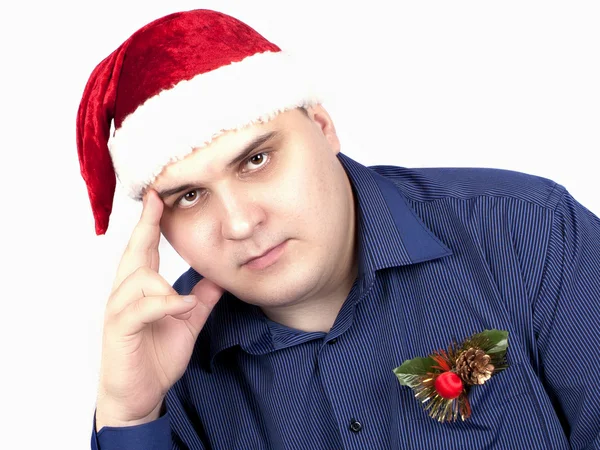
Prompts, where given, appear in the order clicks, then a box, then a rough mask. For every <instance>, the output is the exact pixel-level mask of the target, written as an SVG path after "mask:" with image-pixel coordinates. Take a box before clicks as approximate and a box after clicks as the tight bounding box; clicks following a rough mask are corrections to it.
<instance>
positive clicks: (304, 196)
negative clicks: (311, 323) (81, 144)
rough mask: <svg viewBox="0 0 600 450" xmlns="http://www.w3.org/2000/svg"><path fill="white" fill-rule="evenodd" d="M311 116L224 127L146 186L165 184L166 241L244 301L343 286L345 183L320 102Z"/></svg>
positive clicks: (278, 300)
mask: <svg viewBox="0 0 600 450" xmlns="http://www.w3.org/2000/svg"><path fill="white" fill-rule="evenodd" d="M308 116H309V117H307V116H306V115H304V114H303V113H302V112H301V111H299V110H292V111H288V112H285V113H282V114H279V115H278V116H277V117H276V118H274V119H273V120H271V121H269V122H267V123H262V124H256V125H252V126H249V127H246V128H244V129H242V130H239V131H233V132H227V133H225V134H224V135H222V136H220V137H218V138H217V139H215V140H214V141H213V142H212V143H211V144H210V145H209V146H207V147H204V148H202V149H198V150H196V151H194V152H193V153H192V154H190V155H189V156H188V157H187V158H185V159H184V160H182V161H179V162H176V163H173V164H171V165H170V166H168V167H167V168H166V169H165V170H164V171H163V173H161V175H160V176H159V177H158V178H157V179H156V181H155V182H154V183H153V185H152V187H153V188H154V189H155V190H156V191H158V192H159V194H160V193H163V194H164V193H165V192H166V191H171V193H168V192H167V193H166V195H164V196H163V200H164V203H165V208H164V213H163V218H162V221H161V227H162V231H163V234H164V236H165V237H166V238H167V239H168V241H169V242H170V243H171V245H172V246H173V248H174V249H175V250H176V251H177V252H178V253H179V254H180V255H181V256H182V257H183V259H184V260H185V261H186V262H187V263H188V264H189V265H190V266H191V267H193V268H194V269H195V270H196V271H197V272H199V273H201V274H202V275H204V276H205V277H206V278H208V279H210V280H212V281H213V282H215V283H216V284H218V285H220V286H221V287H223V288H224V289H225V290H227V291H229V292H231V293H232V294H234V295H235V296H236V297H238V298H240V299H241V300H244V301H246V302H248V303H253V304H256V305H259V306H265V307H269V306H272V307H277V306H285V305H292V304H298V303H301V302H303V301H306V300H310V299H312V298H317V297H320V296H323V295H327V294H329V293H331V291H334V290H335V289H336V288H338V287H339V285H340V283H347V279H346V278H347V277H348V276H349V270H350V266H351V265H352V264H353V256H354V200H353V195H352V190H351V187H350V183H349V181H348V178H347V176H346V173H345V171H344V169H343V167H342V166H341V164H340V162H339V160H338V159H337V157H336V154H337V153H338V152H339V150H340V148H339V141H338V139H337V136H336V134H335V129H334V127H333V124H332V123H331V120H330V118H329V116H328V115H327V113H326V111H325V110H324V109H323V108H322V107H320V106H316V107H313V108H310V109H309V111H308ZM244 149H246V150H250V152H249V153H245V152H244ZM238 157H243V159H237V160H236V158H238ZM177 188H181V189H177ZM174 189H177V190H178V192H173V190H174ZM276 246H279V247H277V248H275V249H274V250H272V251H271V252H269V253H268V254H267V255H266V256H265V257H263V258H261V259H259V260H255V261H253V262H252V261H250V262H249V259H251V258H253V257H257V256H260V255H263V254H264V253H265V252H267V251H268V250H270V249H272V248H273V247H276Z"/></svg>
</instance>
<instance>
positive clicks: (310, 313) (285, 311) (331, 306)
mask: <svg viewBox="0 0 600 450" xmlns="http://www.w3.org/2000/svg"><path fill="white" fill-rule="evenodd" d="M356 275H357V270H356V264H353V267H352V270H351V273H350V276H349V277H348V278H347V280H346V281H345V282H344V283H343V284H342V285H340V286H339V287H338V289H336V290H335V291H332V292H329V293H326V294H324V295H322V296H319V297H313V298H312V299H311V300H310V301H304V302H301V303H298V304H295V305H286V306H285V307H279V308H263V312H264V313H265V315H266V316H267V317H268V318H269V319H271V320H273V321H274V322H277V323H280V324H282V325H285V326H287V327H290V328H293V329H296V330H301V331H307V332H310V331H324V332H329V330H330V329H331V327H332V326H333V323H334V322H335V319H336V318H337V316H338V313H339V312H340V309H342V305H343V304H344V301H345V300H346V298H347V297H348V294H349V292H350V289H352V285H353V284H354V280H355V279H356Z"/></svg>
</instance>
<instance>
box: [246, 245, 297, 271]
mask: <svg viewBox="0 0 600 450" xmlns="http://www.w3.org/2000/svg"><path fill="white" fill-rule="evenodd" d="M286 243H287V241H283V242H282V243H281V244H278V245H276V246H274V247H271V248H269V249H268V250H267V251H265V252H264V253H262V254H260V255H257V256H252V257H250V258H248V259H247V260H246V262H245V263H244V264H243V266H245V267H248V268H250V269H264V268H266V267H268V266H270V265H272V264H274V263H275V262H276V261H277V260H278V259H279V257H280V256H281V255H282V253H283V252H284V250H285V247H286Z"/></svg>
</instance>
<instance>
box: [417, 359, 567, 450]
mask: <svg viewBox="0 0 600 450" xmlns="http://www.w3.org/2000/svg"><path fill="white" fill-rule="evenodd" d="M530 370H531V369H529V368H528V366H526V365H524V364H522V363H519V364H513V365H511V366H509V367H508V368H506V369H505V370H503V371H500V372H498V373H496V374H495V375H493V376H492V377H491V378H490V379H489V380H488V381H487V382H486V383H485V384H483V385H481V386H473V387H471V388H470V392H469V402H470V404H471V417H470V418H468V419H467V420H465V421H462V420H461V419H458V420H457V421H456V422H444V423H440V422H438V421H436V420H434V419H432V418H430V417H429V416H428V415H427V413H425V412H424V411H423V410H421V411H420V414H415V416H413V418H412V420H409V421H408V422H407V425H408V427H409V429H408V430H407V435H408V441H409V442H408V443H407V444H408V445H407V446H406V448H410V449H420V450H427V449H441V448H452V449H469V450H474V449H511V450H514V449H527V450H538V449H539V450H549V449H560V448H566V447H563V446H562V445H561V446H557V445H555V444H556V443H554V444H553V443H551V442H550V441H549V438H548V433H547V431H546V426H545V424H544V421H543V419H542V415H541V410H540V405H539V403H538V400H537V398H536V397H535V394H534V392H533V388H532V385H531V380H530V376H531V373H530V372H528V371H530ZM414 401H415V403H418V402H416V399H415V400H414ZM418 406H419V407H420V405H418Z"/></svg>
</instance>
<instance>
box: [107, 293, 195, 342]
mask: <svg viewBox="0 0 600 450" xmlns="http://www.w3.org/2000/svg"><path fill="white" fill-rule="evenodd" d="M197 302H198V300H197V299H196V298H195V297H194V296H193V295H185V296H182V295H157V296H152V297H143V298H140V299H138V300H136V301H135V302H133V303H130V304H129V306H127V307H126V308H125V309H124V310H123V311H122V312H121V314H120V315H119V320H118V322H119V326H120V327H122V328H121V330H122V333H123V336H131V335H134V334H136V333H139V332H140V331H142V330H143V329H144V328H145V327H146V326H147V325H148V324H151V323H154V322H156V321H158V320H160V319H162V318H164V317H166V316H175V317H177V316H180V315H182V314H185V313H186V312H188V311H190V310H191V309H192V308H194V306H196V303H197Z"/></svg>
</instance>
